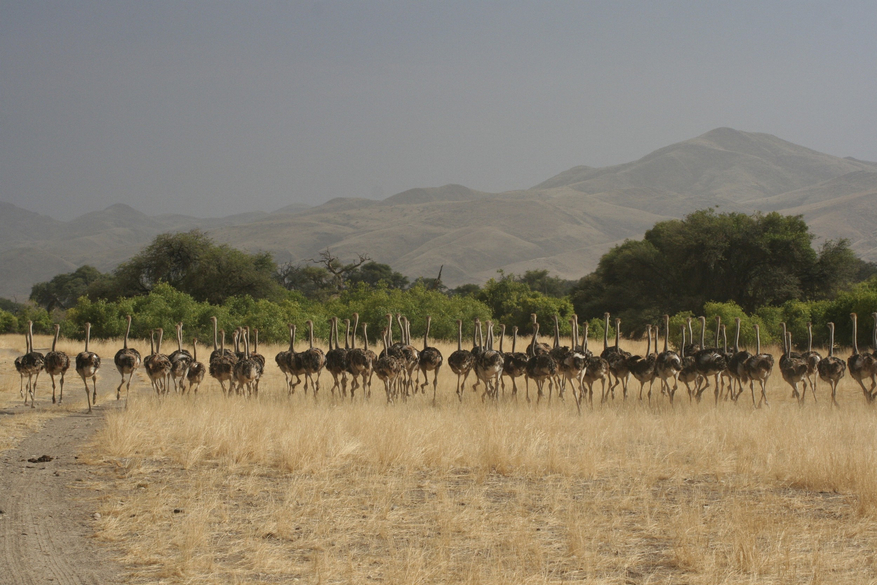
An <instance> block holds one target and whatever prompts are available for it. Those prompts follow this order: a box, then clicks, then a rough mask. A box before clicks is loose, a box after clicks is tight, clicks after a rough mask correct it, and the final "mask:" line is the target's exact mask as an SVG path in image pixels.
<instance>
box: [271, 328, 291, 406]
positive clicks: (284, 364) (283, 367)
mask: <svg viewBox="0 0 877 585" xmlns="http://www.w3.org/2000/svg"><path fill="white" fill-rule="evenodd" d="M286 326H287V327H288V328H289V349H285V350H283V351H280V352H277V355H276V356H274V363H276V364H277V367H278V368H280V371H281V372H283V377H284V378H286V392H287V394H289V392H290V387H291V384H292V379H291V378H290V377H289V375H290V372H291V370H290V366H291V365H292V361H293V359H294V358H293V356H294V355H295V349H294V348H293V345H294V343H295V336H294V335H293V326H292V323H287V324H286Z"/></svg>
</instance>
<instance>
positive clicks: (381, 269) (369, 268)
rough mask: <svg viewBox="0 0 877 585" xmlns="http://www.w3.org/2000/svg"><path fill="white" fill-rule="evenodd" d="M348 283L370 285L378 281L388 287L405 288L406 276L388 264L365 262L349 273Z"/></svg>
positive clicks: (406, 284) (376, 283) (406, 283)
mask: <svg viewBox="0 0 877 585" xmlns="http://www.w3.org/2000/svg"><path fill="white" fill-rule="evenodd" d="M347 280H348V282H349V283H350V284H356V283H358V282H364V283H366V284H368V285H371V286H376V285H378V284H379V283H381V282H383V283H385V284H386V285H387V286H388V287H389V288H405V287H407V286H408V277H407V276H405V275H404V274H402V273H401V272H396V271H395V270H393V269H392V268H391V267H390V265H389V264H380V263H378V262H374V261H371V262H366V263H365V264H363V265H362V266H360V267H359V269H358V270H355V271H353V272H351V273H350V276H349V277H348V279H347Z"/></svg>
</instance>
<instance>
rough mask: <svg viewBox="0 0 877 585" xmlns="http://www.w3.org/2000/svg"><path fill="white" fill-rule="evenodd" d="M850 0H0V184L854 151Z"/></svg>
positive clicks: (103, 200) (90, 196) (870, 136)
mask: <svg viewBox="0 0 877 585" xmlns="http://www.w3.org/2000/svg"><path fill="white" fill-rule="evenodd" d="M875 31H877V3H874V2H873V1H872V2H860V3H859V2H818V3H814V2H800V1H789V2H763V1H758V2H739V1H738V2H664V1H662V2H651V1H648V2H646V1H643V2H624V1H607V2H586V1H579V2H537V1H534V2H472V1H467V2H449V1H441V2H427V1H412V2H352V1H344V2H324V1H317V2H268V1H260V2H244V1H237V2H227V3H223V2H218V1H213V0H211V1H209V2H176V1H175V2H158V1H153V0H149V1H133V2H89V1H83V0H76V1H72V2H32V1H30V0H23V1H20V2H6V1H3V0H0V200H3V201H9V202H12V203H15V204H16V205H20V206H22V207H25V208H27V209H31V210H34V211H39V212H42V213H48V214H50V215H52V216H55V217H58V218H62V219H67V218H71V217H74V216H76V215H80V214H81V213H84V212H87V211H93V210H96V209H101V208H104V207H106V206H108V205H111V204H113V203H119V202H122V203H127V204H129V205H132V206H134V207H135V208H137V209H140V210H142V211H145V212H147V213H150V214H157V213H186V214H192V215H198V216H217V215H227V214H231V213H238V212H243V211H248V210H262V211H272V210H274V209H277V208H280V207H282V206H284V205H287V204H289V203H292V202H305V203H309V204H316V203H320V202H322V201H325V200H328V199H330V198H333V197H381V198H382V197H385V196H389V195H392V194H394V193H397V192H399V191H403V190H405V189H409V188H412V187H429V186H439V185H443V184H446V183H461V184H463V185H466V186H468V187H471V188H474V189H480V190H484V191H492V192H497V191H504V190H509V189H517V188H527V187H530V186H533V185H534V184H536V183H539V182H541V181H543V180H544V179H547V178H548V177H550V176H552V175H554V174H556V173H558V172H560V171H563V170H566V169H567V168H569V167H572V166H575V165H580V164H586V165H591V166H604V165H611V164H618V163H623V162H628V161H631V160H635V159H637V158H639V157H641V156H643V155H645V154H647V153H649V152H651V151H652V150H655V149H657V148H660V147H662V146H666V145H668V144H671V143H674V142H679V141H681V140H686V139H688V138H692V137H694V136H697V135H699V134H702V133H704V132H707V131H709V130H711V129H713V128H716V127H719V126H730V127H733V128H736V129H738V130H745V131H752V132H767V133H770V134H774V135H776V136H779V137H780V138H783V139H786V140H789V141H791V142H795V143H797V144H801V145H804V146H807V147H809V148H812V149H815V150H819V151H822V152H826V153H829V154H834V155H838V156H853V157H856V158H860V159H866V160H877V34H875Z"/></svg>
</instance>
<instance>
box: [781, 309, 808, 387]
mask: <svg viewBox="0 0 877 585" xmlns="http://www.w3.org/2000/svg"><path fill="white" fill-rule="evenodd" d="M780 327H782V328H783V355H781V356H780V360H779V364H780V370H781V371H782V369H783V367H784V366H786V362H788V361H789V360H796V361H800V362H802V363H805V365H806V362H804V359H803V356H802V354H800V353H798V352H797V351H792V347H791V344H789V348H788V350H787V349H786V335H787V334H788V332H789V330H788V328H787V327H786V324H785V323H780ZM795 365H797V364H795ZM790 371H791V370H790ZM784 379H785V378H784ZM804 391H805V392H806V391H807V381H806V378H805V381H804ZM792 398H796V399H798V400H800V399H801V394H800V392H798V385H797V384H795V385H794V386H793V388H792Z"/></svg>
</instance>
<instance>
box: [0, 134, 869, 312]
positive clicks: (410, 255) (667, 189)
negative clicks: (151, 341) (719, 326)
mask: <svg viewBox="0 0 877 585" xmlns="http://www.w3.org/2000/svg"><path fill="white" fill-rule="evenodd" d="M875 203H877V163H872V162H866V161H858V160H855V159H851V158H839V157H835V156H830V155H827V154H823V153H819V152H816V151H813V150H810V149H808V148H805V147H802V146H797V145H795V144H792V143H789V142H786V141H784V140H781V139H779V138H777V137H775V136H771V135H768V134H758V133H748V132H739V131H736V130H732V129H730V128H718V129H716V130H713V131H711V132H707V133H706V134H704V135H702V136H698V137H697V138H693V139H691V140H687V141H684V142H680V143H677V144H672V145H670V146H667V147H664V148H661V149H659V150H656V151H655V152H653V153H651V154H649V155H647V156H645V157H643V158H641V159H639V160H637V161H633V162H630V163H625V164H622V165H616V166H612V167H604V168H592V167H588V166H577V167H573V168H572V169H569V170H567V171H564V172H562V173H560V174H558V175H556V176H554V177H552V178H550V179H548V180H546V181H544V182H542V183H540V184H539V185H536V186H535V187H532V188H530V189H526V190H521V191H513V192H507V193H484V192H479V191H474V190H472V189H468V188H467V187H464V186H462V185H445V186H444V187H435V188H418V189H410V190H408V191H404V192H402V193H398V194H396V195H393V196H391V197H388V198H387V199H384V200H383V201H376V200H372V199H361V198H337V199H333V200H331V201H328V202H326V203H324V204H322V205H319V206H316V207H307V206H304V205H299V204H291V205H289V206H287V207H284V208H282V209H280V210H277V211H276V212H274V213H271V214H265V213H259V212H256V213H249V214H242V215H237V216H231V217H226V218H212V219H201V218H195V217H189V216H181V215H159V216H149V215H147V214H144V213H141V212H139V211H137V210H135V209H133V208H131V207H128V206H126V205H113V206H111V207H109V208H107V209H104V210H102V211H99V212H94V213H89V214H86V215H83V216H81V217H78V218H76V219H74V220H72V221H69V222H60V221H57V220H54V219H52V218H49V217H47V216H43V215H39V214H36V213H31V212H28V211H25V210H23V209H20V208H18V207H15V206H14V205H11V204H8V203H0V228H3V229H0V275H2V276H4V277H5V278H3V279H2V280H0V295H2V296H12V295H16V296H18V297H19V298H22V297H26V296H27V294H28V293H29V291H30V286H31V285H32V284H33V283H34V282H37V281H40V280H46V279H49V278H51V277H52V276H54V275H55V274H57V273H58V272H61V271H68V270H71V269H73V268H74V267H76V266H80V265H82V264H85V263H89V264H92V265H94V266H97V267H98V268H100V269H102V270H108V269H110V268H112V267H113V266H115V265H117V264H118V263H119V262H121V261H123V260H125V259H126V258H128V257H130V256H131V255H132V254H134V253H135V252H136V251H137V250H139V249H140V248H142V247H143V246H144V245H145V244H147V243H148V242H149V241H150V240H151V239H152V238H153V237H155V235H156V234H159V233H162V232H166V231H185V230H189V229H192V228H195V227H198V228H200V229H203V230H206V231H208V232H209V233H210V234H211V235H212V236H213V237H214V238H216V239H217V240H218V241H221V242H227V243H229V244H232V245H235V246H239V247H241V248H244V249H248V250H251V251H252V250H267V251H270V252H272V253H273V254H274V255H275V258H276V259H277V260H278V261H279V262H287V261H292V262H303V261H306V260H307V259H308V258H313V257H315V256H316V255H317V254H318V253H319V252H320V251H321V250H324V249H325V248H327V247H329V248H331V250H332V252H333V253H336V254H339V255H340V256H341V257H342V258H353V257H354V255H355V254H360V253H363V254H369V255H370V256H371V257H372V258H374V259H375V260H377V261H379V262H385V263H388V264H390V265H392V266H393V268H395V269H396V270H399V271H401V272H404V273H405V274H408V275H409V276H420V275H423V276H433V275H435V274H437V273H438V269H439V266H441V265H444V267H445V268H444V271H443V273H442V277H443V280H444V282H445V283H446V284H448V285H449V286H456V285H459V284H462V283H464V282H483V281H484V280H486V279H487V278H489V277H491V276H494V275H495V274H496V271H497V270H498V269H503V270H505V271H507V272H508V271H511V272H517V273H521V272H523V271H524V270H527V269H533V268H540V269H541V268H547V269H549V270H550V271H551V272H553V273H556V274H559V275H561V276H564V277H566V278H578V277H580V276H582V275H584V274H587V273H588V272H590V271H591V270H593V268H594V267H595V266H596V263H597V261H598V260H599V258H600V256H601V255H602V254H603V253H604V252H606V251H607V250H608V249H609V248H610V247H611V246H612V245H615V244H617V243H619V242H621V241H623V240H624V239H625V238H638V237H641V235H642V233H643V232H644V231H645V230H646V229H648V228H649V227H651V226H652V225H653V224H654V223H655V222H656V221H660V220H663V219H668V218H674V217H681V216H683V215H685V214H686V213H689V212H691V211H694V210H695V209H701V208H704V207H708V206H713V207H716V206H717V207H718V209H719V210H722V211H724V210H738V211H744V212H747V213H749V212H753V211H780V212H782V213H794V214H802V215H804V217H805V219H806V220H807V221H808V223H809V224H810V225H811V228H812V230H813V232H814V233H815V234H816V235H817V236H818V237H819V238H823V239H826V238H831V239H837V238H841V237H844V238H848V239H850V241H851V242H852V243H853V247H854V249H855V250H856V251H857V252H858V253H859V254H860V255H861V256H862V257H864V258H866V259H868V260H877V232H875V230H874V229H873V227H872V226H873V225H874V224H875V219H877V217H875V216H877V212H875V211H874V210H875V209H877V207H875Z"/></svg>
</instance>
